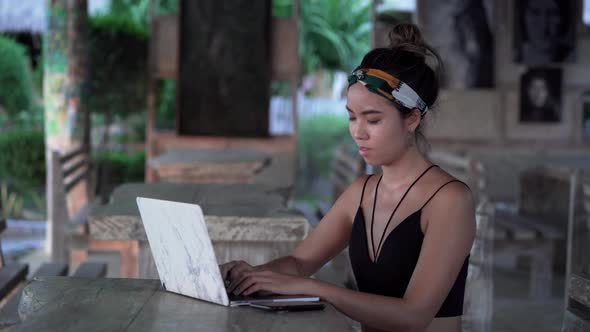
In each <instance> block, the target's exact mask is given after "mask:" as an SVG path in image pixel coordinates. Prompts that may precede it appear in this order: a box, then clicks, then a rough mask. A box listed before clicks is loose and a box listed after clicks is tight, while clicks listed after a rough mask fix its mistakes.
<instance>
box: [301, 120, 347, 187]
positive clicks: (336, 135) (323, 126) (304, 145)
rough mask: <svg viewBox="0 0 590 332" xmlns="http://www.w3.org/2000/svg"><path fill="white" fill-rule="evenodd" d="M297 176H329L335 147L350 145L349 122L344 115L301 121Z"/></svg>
mask: <svg viewBox="0 0 590 332" xmlns="http://www.w3.org/2000/svg"><path fill="white" fill-rule="evenodd" d="M298 131H299V133H298V136H297V138H298V141H297V155H298V160H299V165H298V173H299V174H301V175H302V176H303V177H305V178H313V177H315V176H318V175H321V176H329V174H330V168H331V163H332V159H333V157H334V151H335V150H336V147H337V146H339V145H340V144H343V143H350V142H352V139H351V138H350V134H349V133H348V118H347V117H346V116H345V115H344V114H343V115H342V116H336V115H332V114H320V115H315V116H312V117H307V118H302V119H300V121H299V129H298Z"/></svg>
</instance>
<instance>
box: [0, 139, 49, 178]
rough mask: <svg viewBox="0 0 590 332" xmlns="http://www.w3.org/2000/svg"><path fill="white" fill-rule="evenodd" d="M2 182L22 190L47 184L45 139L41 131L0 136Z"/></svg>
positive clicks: (0, 172)
mask: <svg viewBox="0 0 590 332" xmlns="http://www.w3.org/2000/svg"><path fill="white" fill-rule="evenodd" d="M0 156H3V157H2V158H0V181H2V182H5V183H9V184H15V185H18V186H21V187H22V188H37V187H40V186H43V185H44V183H45V138H44V135H43V131H40V130H13V131H9V132H6V133H2V135H0Z"/></svg>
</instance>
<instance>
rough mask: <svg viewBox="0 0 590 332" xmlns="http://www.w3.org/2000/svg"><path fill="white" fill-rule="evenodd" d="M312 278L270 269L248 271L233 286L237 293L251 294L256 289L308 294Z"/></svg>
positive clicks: (286, 293) (280, 292) (279, 292)
mask: <svg viewBox="0 0 590 332" xmlns="http://www.w3.org/2000/svg"><path fill="white" fill-rule="evenodd" d="M311 283H312V280H311V279H309V278H302V277H296V276H292V275H287V274H281V273H276V272H272V271H250V272H245V273H244V279H243V281H242V282H240V283H239V284H238V285H237V287H235V290H234V293H235V294H237V295H240V294H241V295H251V294H253V293H255V292H258V291H267V292H272V293H275V294H283V295H313V294H310V287H309V286H310V285H311Z"/></svg>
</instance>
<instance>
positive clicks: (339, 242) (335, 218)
mask: <svg viewBox="0 0 590 332" xmlns="http://www.w3.org/2000/svg"><path fill="white" fill-rule="evenodd" d="M365 179H366V176H362V177H360V178H359V179H357V180H356V181H355V182H353V183H352V184H351V185H350V186H349V187H348V188H347V189H346V191H344V192H343V193H342V195H340V197H339V198H338V199H337V200H336V202H335V203H334V205H333V206H332V208H331V209H330V210H329V211H328V213H327V214H326V215H325V216H324V217H323V218H322V220H321V221H320V223H319V224H318V226H317V227H316V228H315V229H314V230H313V231H312V232H311V234H310V235H309V236H308V237H307V238H306V239H305V240H303V241H302V242H301V243H300V244H299V245H298V246H297V247H296V248H295V249H294V250H293V252H291V254H290V255H288V256H285V257H280V258H278V259H275V260H273V261H270V262H268V263H266V264H262V265H258V266H254V267H253V266H250V265H249V264H247V263H246V262H243V261H239V262H230V263H227V264H224V265H222V266H221V272H222V276H223V277H224V280H230V281H231V284H230V286H229V287H228V290H229V291H232V290H233V289H234V288H235V287H236V286H238V285H239V284H240V283H241V282H242V281H243V279H244V278H245V276H244V274H245V273H246V272H252V271H273V272H277V273H282V274H288V275H293V276H301V277H308V276H310V275H312V274H313V273H315V272H316V271H317V270H318V269H319V268H321V267H322V266H323V265H324V264H325V263H326V262H328V261H329V260H330V259H332V258H333V257H334V256H336V255H337V254H338V253H339V252H341V251H342V250H343V249H344V248H346V246H347V244H348V239H349V238H350V232H351V230H352V220H353V219H354V215H355V213H356V208H358V204H359V202H358V200H359V199H360V189H361V188H362V185H363V183H364V181H365Z"/></svg>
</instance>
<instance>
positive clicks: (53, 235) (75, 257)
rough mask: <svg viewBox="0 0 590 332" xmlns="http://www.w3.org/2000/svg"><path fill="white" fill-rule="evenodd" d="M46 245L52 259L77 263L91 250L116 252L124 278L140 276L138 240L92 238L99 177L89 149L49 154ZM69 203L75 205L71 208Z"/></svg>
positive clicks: (84, 259) (86, 256)
mask: <svg viewBox="0 0 590 332" xmlns="http://www.w3.org/2000/svg"><path fill="white" fill-rule="evenodd" d="M48 159H49V163H48V164H49V167H48V170H47V172H48V176H49V179H48V195H47V205H48V228H47V241H46V243H47V246H48V251H49V253H50V254H51V257H52V260H53V261H68V262H69V263H70V265H72V266H77V265H80V264H81V263H82V262H84V261H86V260H87V259H88V253H89V251H117V252H119V253H120V257H121V277H123V278H136V277H137V275H138V274H137V253H138V245H137V243H134V242H132V241H131V242H130V241H99V240H93V239H91V238H90V235H89V229H88V214H89V212H90V209H91V208H92V207H93V206H94V205H98V204H100V202H98V200H96V199H95V192H94V191H95V188H96V180H95V176H94V172H93V165H92V160H91V158H90V150H89V149H88V148H87V147H80V148H77V149H74V150H73V151H71V152H69V153H66V154H63V155H62V154H60V153H59V152H57V151H51V152H50V153H49V156H48ZM68 203H70V204H71V206H72V208H69V207H68Z"/></svg>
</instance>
